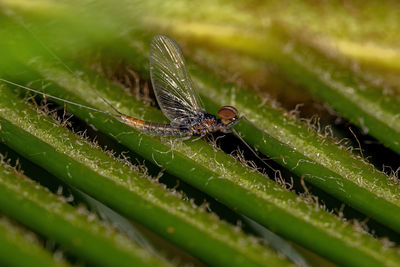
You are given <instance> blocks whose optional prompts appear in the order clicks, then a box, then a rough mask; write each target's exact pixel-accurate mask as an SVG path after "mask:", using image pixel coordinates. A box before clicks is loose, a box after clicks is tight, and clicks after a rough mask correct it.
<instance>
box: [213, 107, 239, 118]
mask: <svg viewBox="0 0 400 267" xmlns="http://www.w3.org/2000/svg"><path fill="white" fill-rule="evenodd" d="M237 113H238V111H237V109H236V108H234V107H232V106H223V107H222V108H220V110H219V111H218V113H217V114H218V116H219V117H220V118H221V119H233V118H234V117H235V116H236V114H237Z"/></svg>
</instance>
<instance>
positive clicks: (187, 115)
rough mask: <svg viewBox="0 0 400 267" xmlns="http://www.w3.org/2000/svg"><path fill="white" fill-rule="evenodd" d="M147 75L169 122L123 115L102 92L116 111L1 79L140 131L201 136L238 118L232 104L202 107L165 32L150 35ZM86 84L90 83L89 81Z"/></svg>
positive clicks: (226, 127)
mask: <svg viewBox="0 0 400 267" xmlns="http://www.w3.org/2000/svg"><path fill="white" fill-rule="evenodd" d="M68 69H69V68H68ZM150 77H151V81H152V85H153V89H154V93H155V95H156V99H157V102H158V104H159V106H160V108H161V110H162V112H163V114H164V115H165V116H166V117H167V118H168V119H169V120H170V123H154V122H147V121H143V120H140V119H137V118H133V117H131V116H128V115H125V114H123V113H121V112H120V111H118V110H117V109H116V108H115V107H113V106H112V105H111V103H109V102H108V101H107V100H106V99H104V98H102V97H101V96H100V97H101V98H102V99H103V100H104V101H105V102H106V103H107V104H108V105H110V106H111V107H112V108H113V110H114V111H115V112H116V114H115V113H111V112H107V111H102V110H97V109H94V108H91V107H87V106H84V105H81V104H78V103H74V102H70V101H66V100H65V99H61V98H58V97H55V96H52V95H49V94H43V93H42V92H40V91H37V90H35V89H32V88H29V87H25V86H21V85H18V84H15V83H12V82H10V81H7V80H4V79H0V80H1V81H3V82H6V83H10V84H13V85H16V86H18V87H22V88H23V89H26V90H29V91H33V92H35V93H38V94H42V95H45V96H46V97H49V98H54V99H57V100H61V101H64V102H66V103H69V104H73V105H78V106H80V107H83V108H88V109H91V110H95V111H98V112H102V113H107V114H109V115H112V116H114V117H117V118H119V119H120V120H121V121H122V122H124V123H126V124H128V125H130V126H131V127H133V128H136V129H139V130H141V131H147V132H151V133H155V134H161V135H167V136H180V137H191V136H200V137H203V136H206V135H207V134H209V133H214V132H218V131H220V132H224V133H227V132H230V130H231V127H232V126H234V125H235V124H236V123H238V122H239V121H240V119H241V118H239V117H238V111H237V109H236V108H234V107H232V106H223V107H221V109H220V110H219V111H218V113H217V114H218V116H219V118H217V117H216V116H214V115H212V114H209V113H207V112H206V111H205V108H204V106H203V104H202V101H201V99H200V97H199V95H198V94H197V92H196V90H195V88H194V84H193V82H192V80H191V78H190V76H189V74H188V72H187V69H186V66H185V61H184V58H183V56H182V52H181V50H180V48H179V46H178V45H177V44H176V42H175V41H174V40H172V39H171V38H169V37H168V36H165V35H161V34H159V35H155V36H154V37H153V40H152V42H151V45H150ZM87 86H88V87H90V86H89V85H88V84H87ZM90 88H91V87H90ZM91 89H92V88H91ZM93 90H94V89H93ZM94 91H95V90H94Z"/></svg>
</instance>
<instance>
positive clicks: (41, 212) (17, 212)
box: [0, 91, 166, 266]
mask: <svg viewBox="0 0 400 267" xmlns="http://www.w3.org/2000/svg"><path fill="white" fill-rule="evenodd" d="M2 92H4V91H2ZM3 122H4V121H3V120H2V122H1V123H2V126H6V125H5V124H3ZM2 131H7V126H6V128H5V129H2ZM43 153H46V152H45V151H43ZM0 210H1V211H2V212H3V213H4V214H7V215H8V216H10V217H12V218H14V219H15V220H17V221H19V222H21V223H22V224H25V225H26V226H28V227H29V228H31V229H33V230H35V231H37V232H38V233H40V234H41V235H43V236H46V237H47V238H49V239H52V240H54V241H56V242H58V243H59V244H61V245H62V246H63V247H64V248H66V249H68V250H69V251H71V252H72V253H74V254H75V255H79V256H80V257H81V258H83V259H86V260H87V261H88V262H91V263H93V264H96V265H98V266H116V265H117V266H132V264H139V265H141V266H165V265H166V264H165V263H163V262H162V261H160V260H159V259H157V258H155V257H154V255H152V254H150V253H149V252H147V251H145V250H143V249H142V248H139V247H138V246H137V245H134V244H133V243H132V242H131V241H130V240H129V239H128V238H127V237H125V236H123V235H121V234H118V233H117V232H115V230H114V229H113V228H111V226H106V225H103V224H101V223H100V221H98V220H97V219H95V217H93V215H92V216H91V214H90V213H89V212H87V211H86V210H85V209H80V210H79V209H77V208H74V207H72V206H70V205H68V204H67V203H65V202H63V201H61V200H60V199H59V198H58V197H57V196H56V195H53V194H52V193H50V192H49V191H48V190H46V189H45V188H43V187H41V186H40V185H38V184H37V183H36V182H33V181H32V180H30V179H28V178H27V177H25V176H23V175H21V174H20V173H17V172H16V171H15V170H14V169H12V168H10V167H7V166H4V165H1V166H0Z"/></svg>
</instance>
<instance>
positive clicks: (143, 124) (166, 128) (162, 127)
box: [121, 115, 193, 136]
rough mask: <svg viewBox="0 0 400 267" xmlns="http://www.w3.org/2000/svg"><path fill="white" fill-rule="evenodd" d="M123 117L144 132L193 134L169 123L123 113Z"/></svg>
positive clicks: (173, 134) (179, 134)
mask: <svg viewBox="0 0 400 267" xmlns="http://www.w3.org/2000/svg"><path fill="white" fill-rule="evenodd" d="M121 119H122V120H123V121H124V122H125V123H126V124H128V125H129V126H131V127H133V128H135V129H138V130H140V131H144V132H150V133H155V134H161V135H167V136H191V135H193V133H192V132H191V131H189V130H185V129H181V128H179V127H174V126H171V125H170V124H168V123H154V122H147V121H143V120H139V119H136V118H132V117H130V116H127V115H121Z"/></svg>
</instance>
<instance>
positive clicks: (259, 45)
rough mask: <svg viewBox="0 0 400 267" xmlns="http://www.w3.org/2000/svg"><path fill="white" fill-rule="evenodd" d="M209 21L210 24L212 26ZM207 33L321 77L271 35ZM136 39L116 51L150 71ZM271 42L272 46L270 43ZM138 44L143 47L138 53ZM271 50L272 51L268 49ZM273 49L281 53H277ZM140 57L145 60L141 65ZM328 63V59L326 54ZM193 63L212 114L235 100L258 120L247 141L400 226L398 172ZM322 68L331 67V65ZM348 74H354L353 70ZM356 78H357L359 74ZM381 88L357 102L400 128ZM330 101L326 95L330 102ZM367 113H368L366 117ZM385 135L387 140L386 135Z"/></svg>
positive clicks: (244, 127)
mask: <svg viewBox="0 0 400 267" xmlns="http://www.w3.org/2000/svg"><path fill="white" fill-rule="evenodd" d="M180 25H186V26H185V29H186V30H187V27H188V26H187V24H185V23H184V22H181V23H179V24H178V26H177V27H178V28H179V26H180ZM204 26H205V27H207V25H204ZM174 30H176V28H172V29H171V31H172V32H174ZM188 32H189V33H187V34H186V35H184V34H182V33H181V34H182V35H184V37H183V38H185V37H186V38H188V39H190V38H193V35H192V34H193V33H192V31H190V30H189V31H188ZM215 33H218V34H215ZM196 34H197V38H199V36H198V35H199V31H197V32H196ZM203 34H204V35H202V37H201V38H202V39H207V40H208V42H215V43H216V44H217V45H219V46H223V47H232V46H233V45H235V47H234V48H235V49H236V48H237V49H244V51H246V52H247V53H252V54H253V55H256V54H257V55H265V54H268V58H269V59H271V58H273V59H274V60H275V61H274V63H275V62H278V61H280V63H279V66H283V65H285V68H286V69H287V70H288V71H289V70H290V71H292V72H293V73H294V72H296V75H297V76H298V77H292V78H293V81H296V82H299V81H301V80H305V79H308V81H309V82H310V83H311V82H315V80H316V79H315V78H311V77H309V76H307V73H306V71H305V70H300V69H296V65H295V63H294V62H292V61H288V60H287V61H285V59H287V57H285V56H284V55H283V54H279V53H278V52H276V51H277V48H276V46H274V39H271V38H267V39H264V40H262V41H260V40H257V39H259V38H256V37H253V39H251V38H249V37H246V36H245V35H244V34H243V35H239V36H242V37H238V36H237V35H236V34H235V35H230V34H229V33H228V34H227V35H223V34H221V31H219V30H213V27H212V26H209V28H208V30H206V29H203ZM240 38H242V39H240ZM132 39H133V40H131V42H128V43H131V44H132V43H133V45H130V48H128V50H129V51H130V53H127V51H121V48H119V51H117V50H114V52H115V53H117V52H119V53H120V56H121V57H122V56H124V55H125V60H127V61H129V62H130V63H131V64H132V65H134V66H135V67H136V68H138V69H141V71H142V73H147V72H148V68H147V66H148V65H147V64H145V60H146V59H145V56H143V55H146V54H147V53H146V52H147V51H146V50H145V49H137V47H139V48H141V47H143V46H144V43H141V44H138V43H139V42H140V38H135V35H134V36H133V37H132ZM238 39H239V40H238ZM234 40H236V42H234ZM267 43H268V44H267ZM246 44H247V45H246ZM267 45H268V48H266V46H267ZM119 47H121V46H119ZM135 49H137V50H139V51H138V52H137V53H134V51H135ZM273 49H275V50H273ZM266 50H269V51H268V52H265V51H266ZM255 51H257V52H255ZM271 51H272V52H271ZM274 52H276V53H275V54H274ZM304 54H307V55H308V56H310V54H311V52H309V53H306V52H304ZM140 57H141V58H142V60H141V61H139V62H140V63H139V64H137V62H138V58H140ZM321 60H322V59H321V58H320V61H321ZM300 62H305V63H304V64H310V65H311V64H314V66H316V65H317V63H315V62H313V63H307V62H311V60H310V59H309V58H307V59H303V60H300ZM330 62H331V61H329V63H330ZM323 63H324V64H329V63H328V60H327V59H326V60H325V61H324V62H323ZM277 64H278V63H277ZM319 64H321V62H319ZM332 64H333V63H332ZM190 67H191V68H190V70H191V76H192V79H193V80H194V81H195V83H196V85H197V89H198V91H199V92H200V93H201V95H202V96H203V100H204V102H205V103H206V105H207V110H208V111H209V112H210V113H213V114H216V112H217V111H218V109H219V108H220V107H221V106H223V105H233V106H235V107H236V108H238V110H239V111H240V112H241V114H243V115H244V116H246V117H247V118H248V119H249V120H250V121H252V122H254V123H256V125H257V127H255V126H254V125H251V124H249V123H247V122H243V123H240V124H239V125H238V126H237V127H236V129H237V130H238V131H239V132H240V133H241V135H242V136H243V138H244V139H245V140H246V141H247V142H248V143H250V144H252V145H253V146H255V147H256V148H257V150H259V151H260V152H262V153H263V154H265V155H268V156H269V157H270V158H272V159H273V160H275V161H277V162H278V163H280V164H281V165H282V166H283V167H285V168H288V169H289V170H291V171H292V172H294V173H296V174H297V175H298V176H299V177H303V178H304V179H306V180H307V181H308V182H310V183H311V184H314V185H316V186H318V187H320V188H321V189H323V190H324V191H326V192H328V193H330V194H331V195H333V196H335V197H336V198H338V199H340V200H342V201H343V202H345V203H347V204H348V205H350V206H352V207H353V208H355V209H358V210H360V211H361V212H363V213H365V214H368V215H369V216H371V217H373V218H374V219H376V220H377V221H379V222H381V223H383V224H385V225H387V226H389V227H390V228H392V229H394V230H395V231H398V232H399V231H400V228H399V226H400V216H397V215H396V214H400V213H399V211H400V187H399V186H398V182H397V178H396V177H389V176H388V175H386V174H384V173H383V172H381V171H378V170H377V169H375V168H374V166H372V165H371V164H369V163H368V162H367V161H366V160H365V159H363V158H362V157H361V156H358V155H355V154H353V153H351V151H348V149H347V148H346V147H344V146H341V145H340V141H337V140H332V139H331V138H329V137H328V136H326V135H324V133H318V132H316V131H314V130H312V129H310V128H309V127H308V126H307V125H306V124H304V123H300V122H298V121H297V120H296V119H295V118H293V115H291V114H290V113H288V112H284V111H282V110H280V109H277V108H274V107H273V106H272V105H271V104H269V103H268V102H265V101H264V100H263V99H262V98H261V97H260V96H258V95H255V94H254V92H253V91H251V90H246V89H244V88H241V87H239V86H236V85H234V84H231V83H223V82H221V81H220V80H218V79H217V78H212V77H210V74H209V73H208V72H207V71H205V70H204V69H201V68H199V67H198V66H196V65H194V64H191V65H190ZM321 69H326V70H328V69H329V68H321ZM348 71H350V70H348ZM333 73H335V75H337V76H340V72H338V71H337V70H334V71H333ZM326 76H330V75H326ZM343 76H344V77H352V76H349V75H343ZM307 77H308V78H307ZM354 79H357V77H356V78H354ZM305 86H307V85H305ZM348 88H350V87H348ZM315 90H317V91H319V92H321V94H325V93H326V94H327V97H328V98H329V97H331V99H330V100H329V101H333V102H335V103H336V104H337V105H338V106H341V107H342V108H346V109H347V110H348V111H349V112H351V113H352V114H353V115H354V116H359V117H358V118H361V117H360V116H364V115H365V116H367V115H366V114H365V113H363V115H360V114H361V113H357V108H356V107H354V105H351V103H349V102H346V101H345V100H344V99H339V98H335V97H334V96H333V95H330V96H328V94H330V93H329V92H327V91H326V90H323V89H322V88H321V87H317V86H315ZM380 92H381V90H376V91H375V93H374V94H372V93H371V92H368V93H369V94H368V93H367V92H363V94H365V95H366V96H368V99H369V100H368V101H369V102H368V103H371V104H372V105H374V107H370V106H369V104H368V103H366V102H362V100H361V99H358V98H357V99H354V101H355V102H356V103H357V105H363V104H364V106H365V108H366V107H367V106H368V107H370V110H374V111H375V112H376V113H377V114H382V116H383V117H382V121H385V123H386V124H387V125H390V127H392V130H393V129H394V128H393V127H395V124H394V121H396V120H398V116H396V115H395V114H398V113H396V112H397V111H396V110H398V109H399V107H400V105H398V104H396V103H397V102H396V100H395V99H394V98H392V97H390V96H385V101H383V100H382V101H379V100H378V101H376V99H377V94H380ZM333 98H335V99H333ZM374 98H375V99H374ZM211 99H212V100H211ZM389 99H391V100H390V103H388V101H389ZM329 101H328V100H327V102H329ZM343 101H345V102H343ZM361 103H363V104H361ZM379 106H380V107H379ZM391 107H392V110H391V111H390V114H388V113H387V112H386V111H384V110H381V109H380V108H384V109H390V108H391ZM369 112H370V111H369ZM371 112H373V111H371ZM399 112H400V110H399ZM353 115H352V116H353ZM365 116H364V118H367V117H365ZM369 118H370V117H369ZM362 121H363V123H364V124H365V122H366V120H363V119H362ZM376 122H377V121H376ZM377 123H378V124H376V125H375V126H376V129H377V130H378V131H380V134H382V136H383V137H382V138H386V139H390V140H391V141H390V142H394V143H397V141H396V140H397V139H398V138H397V135H398V134H397V133H394V132H393V131H392V130H389V129H388V128H385V126H383V125H381V124H380V122H377ZM364 126H365V125H363V127H364ZM257 128H259V129H257ZM260 130H262V131H260ZM271 137H272V138H271ZM396 138H397V139H396ZM380 140H381V141H383V139H380ZM365 199H368V201H365Z"/></svg>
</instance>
